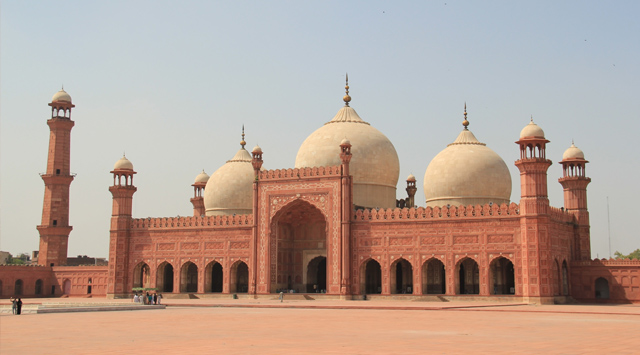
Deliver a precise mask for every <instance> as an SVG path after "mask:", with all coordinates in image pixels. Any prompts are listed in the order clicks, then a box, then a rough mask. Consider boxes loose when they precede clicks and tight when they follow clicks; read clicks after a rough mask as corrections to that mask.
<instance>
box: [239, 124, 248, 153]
mask: <svg viewBox="0 0 640 355" xmlns="http://www.w3.org/2000/svg"><path fill="white" fill-rule="evenodd" d="M240 145H241V146H242V149H244V146H245V145H247V142H245V141H244V125H242V140H241V141H240Z"/></svg>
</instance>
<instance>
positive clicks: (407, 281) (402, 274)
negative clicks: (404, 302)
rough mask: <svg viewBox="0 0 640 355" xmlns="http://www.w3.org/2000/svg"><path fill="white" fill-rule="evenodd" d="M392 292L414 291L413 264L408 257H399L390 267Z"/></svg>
mask: <svg viewBox="0 0 640 355" xmlns="http://www.w3.org/2000/svg"><path fill="white" fill-rule="evenodd" d="M389 280H391V293H394V294H397V293H409V294H411V293H413V266H412V265H411V263H410V262H409V261H407V259H405V258H398V259H397V260H395V261H394V262H393V263H392V264H391V268H390V269H389Z"/></svg>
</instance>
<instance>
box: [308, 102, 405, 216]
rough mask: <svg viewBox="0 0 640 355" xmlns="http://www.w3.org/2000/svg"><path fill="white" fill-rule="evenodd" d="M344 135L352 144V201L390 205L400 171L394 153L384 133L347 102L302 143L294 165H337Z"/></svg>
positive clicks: (370, 205) (364, 204)
mask: <svg viewBox="0 0 640 355" xmlns="http://www.w3.org/2000/svg"><path fill="white" fill-rule="evenodd" d="M347 97H348V95H347V96H345V101H346V98H347ZM349 101H350V98H349ZM345 138H346V139H348V140H349V141H350V143H351V145H352V148H351V153H352V154H353V156H352V158H351V162H350V166H349V171H350V173H351V175H352V176H353V203H354V204H355V205H356V206H361V207H369V208H372V207H382V208H394V207H395V206H396V184H397V183H398V176H399V174H400V162H399V160H398V153H396V149H395V147H394V146H393V144H392V143H391V141H389V139H388V138H387V137H386V136H385V135H384V134H382V133H381V132H380V131H378V130H377V129H375V128H374V127H372V126H371V125H370V124H369V123H367V122H365V121H364V120H362V119H361V118H360V116H358V114H357V113H356V111H355V110H354V109H353V108H351V107H349V106H348V101H347V105H345V106H344V107H343V108H341V109H340V111H338V113H337V114H336V116H335V117H334V118H333V119H332V120H331V121H329V122H327V123H325V124H324V126H322V127H320V128H318V129H317V130H316V131H315V132H313V133H312V134H311V135H310V136H309V137H307V139H306V140H305V141H304V142H303V143H302V145H301V146H300V149H299V150H298V155H297V156H296V163H295V167H296V168H304V167H316V166H317V167H320V166H334V165H340V164H341V161H340V156H339V154H340V144H341V142H342V141H343V140H344V139H345Z"/></svg>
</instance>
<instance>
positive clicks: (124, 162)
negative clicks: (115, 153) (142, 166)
mask: <svg viewBox="0 0 640 355" xmlns="http://www.w3.org/2000/svg"><path fill="white" fill-rule="evenodd" d="M113 170H133V164H132V163H131V162H130V161H129V159H127V157H125V156H124V155H123V156H122V158H120V160H118V161H117V162H116V164H115V165H114V166H113Z"/></svg>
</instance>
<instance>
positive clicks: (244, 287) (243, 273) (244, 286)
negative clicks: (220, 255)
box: [229, 260, 249, 293]
mask: <svg viewBox="0 0 640 355" xmlns="http://www.w3.org/2000/svg"><path fill="white" fill-rule="evenodd" d="M229 283H230V285H229V286H230V287H229V292H231V293H247V291H248V290H249V267H248V266H247V264H246V263H245V262H244V261H242V260H238V261H236V262H235V263H233V265H232V266H231V273H230V277H229Z"/></svg>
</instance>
